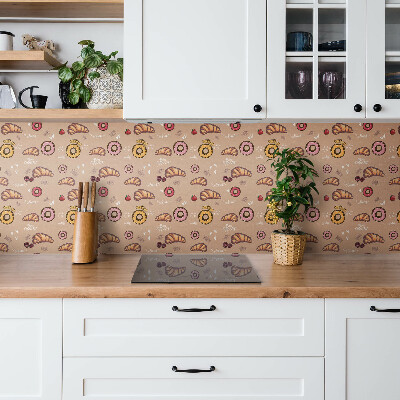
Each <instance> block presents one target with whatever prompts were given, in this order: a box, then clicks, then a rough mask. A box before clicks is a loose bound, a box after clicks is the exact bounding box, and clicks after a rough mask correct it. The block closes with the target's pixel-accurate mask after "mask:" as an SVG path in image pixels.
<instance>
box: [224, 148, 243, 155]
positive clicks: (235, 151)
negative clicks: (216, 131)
mask: <svg viewBox="0 0 400 400" xmlns="http://www.w3.org/2000/svg"><path fill="white" fill-rule="evenodd" d="M238 154H239V150H238V149H237V148H236V147H227V148H226V149H224V150H222V151H221V155H223V156H237V155H238Z"/></svg>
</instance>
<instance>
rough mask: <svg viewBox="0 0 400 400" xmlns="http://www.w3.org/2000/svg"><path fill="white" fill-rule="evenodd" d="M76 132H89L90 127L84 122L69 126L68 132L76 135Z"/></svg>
mask: <svg viewBox="0 0 400 400" xmlns="http://www.w3.org/2000/svg"><path fill="white" fill-rule="evenodd" d="M75 133H89V129H88V128H87V127H86V126H85V125H82V124H77V123H74V124H71V125H69V126H68V134H69V135H75Z"/></svg>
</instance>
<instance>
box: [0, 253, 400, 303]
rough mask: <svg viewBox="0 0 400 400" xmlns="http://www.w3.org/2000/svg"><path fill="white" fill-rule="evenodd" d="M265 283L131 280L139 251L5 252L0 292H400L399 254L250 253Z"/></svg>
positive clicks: (302, 294)
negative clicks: (276, 258)
mask: <svg viewBox="0 0 400 400" xmlns="http://www.w3.org/2000/svg"><path fill="white" fill-rule="evenodd" d="M250 257H251V259H252V261H253V263H254V265H255V267H256V270H257V273H258V275H259V276H260V278H261V281H262V283H261V284H158V285H157V284H131V283H130V281H131V278H132V275H133V272H134V270H135V268H136V265H137V263H138V261H139V258H140V255H102V256H100V257H99V259H98V261H97V262H95V263H93V264H89V265H72V264H71V256H70V255H69V254H68V255H59V254H53V255H43V254H41V255H1V256H0V297H1V298H6V297H13V298H18V297H25V298H52V297H58V298H71V297H83V298H84V297H88V298H90V297H93V298H94V297H119V298H124V297H142V298H143V297H145V298H152V297H171V298H173V297H193V298H199V297H204V298H208V297H209V298H225V297H226V298H232V297H239V298H240V297H243V298H246V297H247V298H251V297H253V298H256V297H265V298H268V297H275V298H281V297H291V298H296V297H297V298H312V297H319V298H332V297H336V298H344V297H349V298H351V297H358V298H362V297H365V298H368V297H371V298H372V297H389V298H390V297H391V298H400V257H399V256H398V255H395V254H390V255H340V256H339V255H336V256H335V255H326V254H322V255H313V254H306V256H305V260H304V263H303V265H301V266H297V267H283V266H279V265H276V264H273V262H272V256H271V255H259V254H255V255H250Z"/></svg>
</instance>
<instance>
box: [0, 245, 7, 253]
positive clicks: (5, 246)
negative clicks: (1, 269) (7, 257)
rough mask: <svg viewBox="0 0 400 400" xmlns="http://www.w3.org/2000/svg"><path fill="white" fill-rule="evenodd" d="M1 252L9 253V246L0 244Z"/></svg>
mask: <svg viewBox="0 0 400 400" xmlns="http://www.w3.org/2000/svg"><path fill="white" fill-rule="evenodd" d="M0 251H2V252H3V253H7V251H8V244H6V243H0Z"/></svg>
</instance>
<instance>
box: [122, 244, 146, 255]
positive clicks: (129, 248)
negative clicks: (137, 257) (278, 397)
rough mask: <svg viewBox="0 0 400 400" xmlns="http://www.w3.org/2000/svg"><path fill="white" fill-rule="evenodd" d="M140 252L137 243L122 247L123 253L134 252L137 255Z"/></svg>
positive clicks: (140, 248)
mask: <svg viewBox="0 0 400 400" xmlns="http://www.w3.org/2000/svg"><path fill="white" fill-rule="evenodd" d="M141 250H142V247H141V246H140V244H139V243H131V244H128V245H127V246H125V247H124V251H135V252H136V253H138V252H139V251H141Z"/></svg>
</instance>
